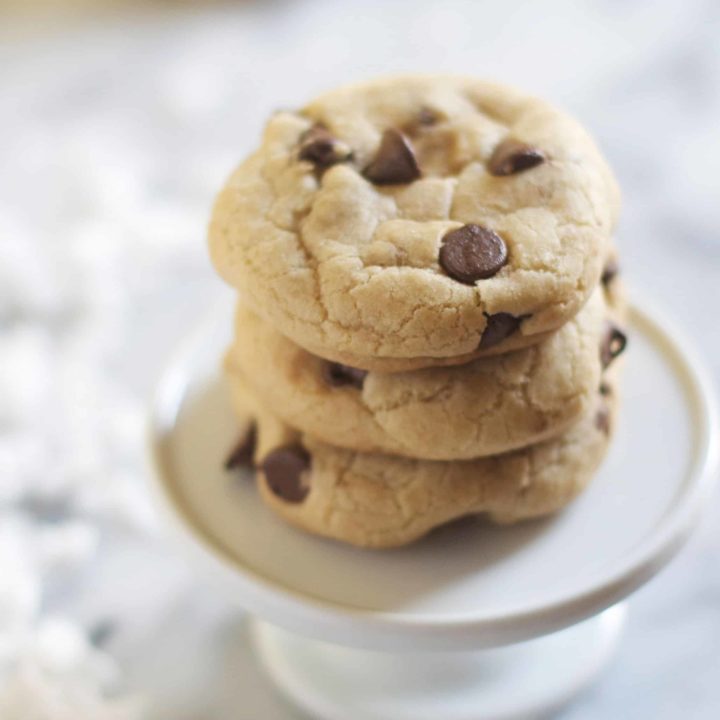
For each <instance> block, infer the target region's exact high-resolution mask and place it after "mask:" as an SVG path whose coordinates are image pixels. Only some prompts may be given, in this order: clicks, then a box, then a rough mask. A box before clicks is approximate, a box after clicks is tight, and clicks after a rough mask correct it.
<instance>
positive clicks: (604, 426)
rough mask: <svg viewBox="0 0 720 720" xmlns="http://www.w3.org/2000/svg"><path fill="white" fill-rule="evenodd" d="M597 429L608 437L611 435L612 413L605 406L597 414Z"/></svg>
mask: <svg viewBox="0 0 720 720" xmlns="http://www.w3.org/2000/svg"><path fill="white" fill-rule="evenodd" d="M595 427H596V428H597V429H598V430H602V431H603V432H604V433H605V434H606V435H609V434H610V412H609V411H608V409H607V408H606V407H605V406H604V405H603V406H602V407H601V408H600V409H599V410H598V411H597V413H596V414H595Z"/></svg>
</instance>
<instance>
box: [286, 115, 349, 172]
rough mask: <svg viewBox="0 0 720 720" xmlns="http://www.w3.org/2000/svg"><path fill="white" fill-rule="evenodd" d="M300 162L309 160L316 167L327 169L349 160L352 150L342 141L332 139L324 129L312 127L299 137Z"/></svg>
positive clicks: (318, 125)
mask: <svg viewBox="0 0 720 720" xmlns="http://www.w3.org/2000/svg"><path fill="white" fill-rule="evenodd" d="M298 157H299V158H300V160H309V161H310V162H311V163H313V164H314V165H315V166H316V167H319V168H328V167H330V166H331V165H335V164H336V163H339V162H343V161H344V160H349V159H350V158H351V157H352V150H351V149H350V147H349V146H348V145H347V144H346V143H344V142H343V141H342V140H338V138H336V137H334V136H333V135H332V134H331V133H330V132H329V131H328V129H327V128H326V127H324V126H323V125H320V124H317V125H313V126H312V127H311V128H310V129H309V130H306V131H305V132H304V133H303V134H302V135H301V136H300V151H299V152H298Z"/></svg>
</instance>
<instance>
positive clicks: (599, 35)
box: [0, 0, 720, 720]
mask: <svg viewBox="0 0 720 720" xmlns="http://www.w3.org/2000/svg"><path fill="white" fill-rule="evenodd" d="M718 37H720V4H719V3H717V2H714V1H713V0H684V2H675V1H673V0H655V1H654V2H651V1H650V0H632V1H627V2H620V1H619V0H604V1H603V0H594V1H591V0H586V1H584V2H582V1H575V2H573V1H571V0H544V1H542V2H529V1H526V2H520V1H513V0H508V1H504V2H485V1H482V0H476V1H472V0H468V1H466V2H454V1H451V0H444V1H435V2H429V1H427V0H415V1H413V2H411V1H410V0H408V1H402V0H394V1H393V0H364V1H362V2H361V0H347V1H343V0H294V1H293V0H264V1H263V0H258V1H257V2H252V1H251V0H245V1H244V2H235V3H232V4H224V3H202V2H199V3H191V2H181V3H172V2H169V0H166V2H161V3H157V4H151V5H148V4H143V3H140V2H135V3H131V4H123V3H120V2H113V3H101V2H92V0H84V1H82V0H81V1H80V2H75V3H73V2H70V3H63V2H61V0H55V1H54V2H53V1H52V0H45V1H44V2H41V3H38V4H37V6H36V5H35V4H34V3H31V2H21V1H20V0H11V1H10V2H9V3H5V4H3V2H2V1H1V0H0V130H1V132H0V718H2V720H16V719H17V720H35V719H37V720H46V719H47V720H65V718H68V719H69V718H72V719H73V720H78V719H84V718H89V719H90V720H96V719H98V720H103V719H104V718H107V719H108V720H128V719H130V718H133V719H134V718H140V717H148V718H153V719H155V718H158V719H165V718H167V719H168V720H170V718H172V720H191V719H193V720H195V719H196V718H198V719H199V718H203V719H204V720H215V719H223V720H224V719H225V718H241V719H243V720H244V719H246V718H247V719H253V720H254V719H260V718H262V719H263V720H274V719H275V718H277V719H278V720H280V719H281V718H292V717H296V716H295V715H293V713H292V711H290V710H289V708H287V707H286V706H285V704H284V703H283V702H281V701H280V700H278V699H277V698H275V696H274V695H273V694H272V692H271V691H270V690H269V688H268V687H267V684H266V682H265V681H264V679H263V678H262V676H261V675H260V674H259V671H258V670H257V669H256V668H255V667H254V666H253V664H252V663H251V662H250V661H249V660H248V657H247V653H246V651H245V650H244V647H245V646H244V634H243V633H244V630H243V626H242V622H240V621H239V620H238V618H237V617H236V615H235V614H234V613H233V611H232V609H231V608H229V607H227V606H225V605H224V604H223V602H222V601H220V600H218V599H217V598H214V597H212V595H210V594H209V593H208V592H207V590H206V589H205V588H204V587H203V586H202V585H200V584H197V583H196V582H195V581H194V580H193V578H192V575H191V573H190V572H189V571H188V569H187V568H186V567H185V565H184V563H183V562H182V561H181V560H180V559H178V558H177V557H175V556H174V554H173V553H172V552H171V551H169V550H167V549H166V548H165V546H164V544H163V542H162V539H161V538H160V537H159V536H158V534H157V528H156V523H155V518H154V515H153V512H152V510H151V508H150V507H149V504H148V501H147V499H146V496H145V487H144V481H145V478H146V473H147V470H146V466H145V459H144V455H143V452H144V449H143V421H144V420H143V413H144V408H145V406H146V403H147V401H148V397H149V395H150V393H151V390H152V387H153V384H154V382H155V380H156V379H157V377H158V376H159V374H160V372H161V370H162V366H163V363H164V362H165V361H166V359H167V356H168V355H169V353H170V352H171V350H172V348H173V346H174V345H175V344H176V342H177V341H178V340H179V339H180V338H181V337H182V335H183V334H184V333H185V332H186V331H187V330H188V328H190V327H192V325H193V324H194V323H195V322H196V321H197V320H198V318H200V317H201V316H202V313H203V312H204V311H205V310H206V308H207V307H208V305H209V304H210V303H211V302H212V299H213V297H214V296H215V295H217V294H221V293H223V292H224V291H223V289H222V288H221V287H220V283H219V281H218V280H216V279H215V277H214V276H213V274H212V273H211V271H210V268H209V263H208V261H207V258H206V252H205V225H206V221H207V217H208V213H209V208H210V204H211V201H212V197H213V194H214V193H215V192H216V191H217V189H218V188H219V186H220V185H221V183H222V181H223V178H224V177H225V176H226V175H227V174H228V173H229V171H230V170H231V168H232V167H233V165H234V164H236V163H237V161H238V160H239V159H240V158H241V157H242V155H243V154H244V153H245V152H247V151H248V150H249V149H250V148H251V147H252V146H253V144H254V143H255V142H256V140H257V137H258V134H259V132H260V129H261V127H262V124H263V121H264V118H265V117H266V116H267V114H268V113H269V112H271V111H272V110H273V109H276V108H278V107H283V106H295V105H300V104H302V103H303V102H304V101H305V100H307V99H308V98H309V97H311V96H312V95H313V94H314V93H315V92H317V91H319V90H322V89H324V88H328V87H330V86H332V85H334V84H337V83H341V82H346V81H348V80H353V79H358V78H362V77H367V76H369V75H374V74H378V73H388V72H392V71H398V70H410V71H453V72H463V73H470V74H477V75H481V76H485V77H489V78H494V79H498V80H501V81H507V82H511V83H513V84H516V85H519V86H521V87H523V88H525V89H527V90H529V91H531V92H533V93H536V94H540V95H545V96H547V97H548V98H549V99H551V100H553V101H555V102H557V103H558V104H560V105H562V106H564V107H565V108H566V109H568V110H569V111H571V112H572V113H573V114H575V115H576V116H578V117H579V118H580V119H581V120H582V121H583V122H584V123H585V124H586V125H587V126H588V127H589V128H590V129H591V131H592V132H593V133H594V134H595V136H596V137H597V138H598V140H599V141H600V144H601V146H602V147H603V148H604V150H605V152H606V153H607V155H608V157H609V158H610V161H611V163H612V165H613V166H614V168H615V170H616V172H617V175H618V177H619V179H620V182H621V185H622V187H623V190H624V198H625V205H624V212H623V216H622V221H621V225H620V228H619V232H618V244H619V246H620V248H621V253H622V257H623V270H624V272H625V274H626V278H627V279H628V281H629V282H630V283H631V284H632V285H633V286H634V287H638V288H642V289H643V290H644V291H647V293H648V294H650V295H651V296H654V297H656V298H657V299H658V300H659V301H660V302H661V303H662V304H663V305H664V306H665V307H667V309H668V313H669V314H670V315H672V316H673V318H674V319H675V320H676V321H678V322H679V323H680V324H682V325H684V327H685V328H686V330H687V332H688V333H689V334H690V335H692V336H694V337H695V339H696V341H697V343H698V345H699V346H700V347H701V348H702V349H703V350H704V352H705V356H706V358H707V360H708V362H709V363H710V365H711V366H712V368H713V370H714V372H715V375H716V378H717V377H718V376H720V322H718V319H717V313H718V306H719V305H720V291H719V290H718V286H719V285H720V236H719V231H720V202H719V201H718V198H719V197H720V182H719V181H718V176H719V175H720V140H719V139H718V132H719V131H718V127H720V42H719V41H718ZM718 553H720V513H719V512H718V511H717V509H716V508H714V507H713V508H711V509H710V511H709V512H708V517H707V518H706V521H705V522H704V523H703V526H702V527H701V529H700V531H699V532H698V533H697V535H696V536H695V538H694V540H693V541H692V543H691V545H690V546H689V548H688V549H687V550H686V551H685V552H684V553H683V554H682V555H681V557H680V558H679V559H678V560H677V561H676V562H675V563H674V564H673V565H672V566H671V567H670V568H669V569H668V570H667V571H666V572H665V573H664V574H663V575H662V576H661V577H659V578H658V579H656V580H655V581H653V582H651V583H650V584H649V585H648V586H647V587H646V588H645V589H643V590H642V591H641V592H639V593H638V594H637V596H636V597H635V599H634V600H633V602H632V605H631V610H632V618H631V623H630V627H629V631H628V633H627V636H626V638H625V641H624V643H623V645H622V648H621V651H620V654H619V656H618V658H617V662H616V663H615V664H614V666H613V667H612V669H611V670H610V671H609V672H608V673H606V675H605V676H604V678H603V680H602V681H601V682H600V683H599V684H597V685H596V686H595V687H594V688H593V689H592V690H591V691H590V692H588V693H587V694H585V695H584V696H583V697H582V698H581V699H580V701H579V702H578V703H576V704H575V705H574V706H572V707H571V708H570V709H568V710H567V711H566V712H565V713H564V714H563V716H562V717H563V718H565V719H566V720H579V719H581V718H582V719H583V720H587V719H590V720H595V719H598V720H599V719H600V718H611V717H612V718H653V720H664V719H668V720H669V719H671V718H672V719H673V720H674V719H675V718H678V717H687V718H699V719H701V720H704V719H705V718H708V719H709V718H716V717H717V715H718V708H719V707H720V685H719V684H718V682H717V678H718V677H720V654H719V653H718V651H717V647H718V640H719V639H720V563H719V562H718ZM101 696H105V699H103V698H102V697H101ZM107 697H110V699H107Z"/></svg>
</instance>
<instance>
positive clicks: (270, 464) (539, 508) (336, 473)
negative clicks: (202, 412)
mask: <svg viewBox="0 0 720 720" xmlns="http://www.w3.org/2000/svg"><path fill="white" fill-rule="evenodd" d="M613 372H615V370H613ZM616 406H617V397H616V392H615V386H614V382H613V378H612V373H610V374H609V375H608V376H607V377H606V379H605V382H604V383H603V386H602V390H601V391H598V392H597V393H596V394H595V398H594V402H593V403H592V406H591V407H590V408H589V410H588V412H586V413H585V415H584V416H583V417H582V418H581V419H580V420H579V421H578V422H577V423H576V424H574V425H573V426H572V427H570V428H569V429H568V430H566V431H565V432H564V433H563V434H562V435H560V436H558V437H557V438H554V439H552V440H547V441H545V442H542V443H539V444H537V445H531V446H529V447H526V448H524V449H522V450H516V451H514V452H511V453H506V454H503V455H496V456H493V457H487V458H481V459H477V460H466V461H453V462H438V461H431V460H413V459H410V458H402V457H397V456H392V455H380V454H369V453H360V452H355V451H352V450H345V449H340V448H336V447H333V446H331V445H328V444H326V443H323V442H320V441H317V440H313V439H312V438H310V437H308V436H306V435H302V434H300V433H297V432H296V431H294V430H292V429H291V428H290V427H289V426H288V425H286V424H284V423H283V422H282V421H281V420H279V419H278V418H277V417H276V416H275V415H274V414H272V413H271V412H269V411H268V410H267V409H266V408H264V407H263V406H262V405H261V404H260V403H259V402H258V401H257V399H256V398H255V397H254V396H253V395H252V394H251V392H250V391H249V390H247V388H246V394H245V396H244V404H243V405H242V407H240V408H239V412H240V414H241V416H244V415H245V414H246V413H248V412H249V413H251V414H252V415H253V416H254V418H255V422H256V427H257V431H258V445H257V449H256V452H255V463H256V465H257V467H258V470H257V484H258V488H259V490H260V493H261V495H262V498H263V500H264V501H265V502H266V503H267V505H268V506H269V507H270V508H272V510H273V511H275V512H276V513H277V514H278V515H280V516H281V517H282V518H283V519H285V520H286V521H288V522H290V523H292V524H294V525H296V526H297V527H299V528H302V529H304V530H306V531H308V532H311V533H314V534H316V535H322V536H325V537H329V538H334V539H336V540H340V541H342V542H346V543H350V544H353V545H358V546H363V547H373V548H384V547H392V546H398V545H404V544H407V543H410V542H413V541H414V540H417V539H418V538H420V537H422V536H423V535H425V534H426V533H427V532H429V531H430V530H432V529H433V528H435V527H438V526H440V525H443V524H445V523H447V522H450V521H452V520H454V519H456V518H460V517H464V516H467V515H476V514H484V515H487V516H489V517H490V519H492V520H494V521H496V522H501V523H510V522H515V521H519V520H523V519H527V518H534V517H539V516H542V515H547V514H550V513H553V512H556V511H558V510H560V509H561V508H563V507H565V506H566V505H567V504H568V503H569V502H570V501H571V500H573V499H574V498H575V497H576V496H577V495H578V494H579V493H580V492H581V491H582V490H583V488H584V487H585V486H586V485H587V484H588V482H589V481H590V479H591V478H592V475H593V473H594V472H595V471H596V469H597V467H598V466H599V464H600V462H601V461H602V459H603V457H604V456H605V453H606V450H607V448H608V445H609V442H610V436H611V433H612V430H613V426H614V423H615V410H616Z"/></svg>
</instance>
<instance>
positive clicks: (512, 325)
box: [478, 312, 527, 350]
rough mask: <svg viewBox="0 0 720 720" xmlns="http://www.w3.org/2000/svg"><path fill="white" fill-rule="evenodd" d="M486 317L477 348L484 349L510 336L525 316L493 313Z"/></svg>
mask: <svg viewBox="0 0 720 720" xmlns="http://www.w3.org/2000/svg"><path fill="white" fill-rule="evenodd" d="M485 317H487V325H486V326H485V330H484V331H483V335H482V338H481V339H480V344H479V345H478V349H479V350H486V349H487V348H490V347H493V345H497V344H498V343H500V342H502V341H503V340H504V339H505V338H507V337H510V335H512V334H513V333H514V332H515V331H516V330H517V329H518V328H519V327H520V323H521V322H522V321H523V319H524V318H525V317H527V316H523V317H515V315H511V314H510V313H504V312H501V313H495V314H494V315H487V314H486V315H485Z"/></svg>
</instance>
